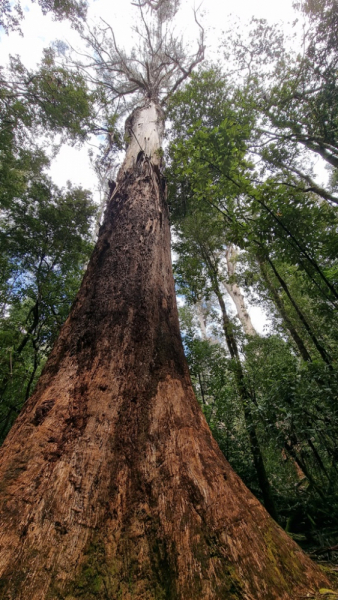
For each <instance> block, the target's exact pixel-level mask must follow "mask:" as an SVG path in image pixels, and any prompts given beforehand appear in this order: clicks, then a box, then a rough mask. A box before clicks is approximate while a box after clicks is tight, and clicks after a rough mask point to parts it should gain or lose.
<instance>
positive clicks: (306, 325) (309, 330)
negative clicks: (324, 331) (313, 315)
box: [267, 257, 331, 367]
mask: <svg viewBox="0 0 338 600" xmlns="http://www.w3.org/2000/svg"><path fill="white" fill-rule="evenodd" d="M267 261H268V263H269V265H270V267H271V269H272V270H273V272H274V274H275V275H276V277H277V279H278V281H279V283H280V285H281V287H282V289H283V290H284V292H285V293H286V295H287V297H288V298H289V300H290V303H291V304H292V306H293V307H294V309H295V311H296V313H297V315H298V317H299V319H300V321H301V323H302V324H303V325H304V328H305V329H306V331H307V333H308V335H309V337H310V338H311V340H312V341H313V343H314V345H315V347H316V348H317V350H318V352H319V354H320V356H321V357H322V359H323V361H324V362H326V364H327V365H329V366H330V367H331V358H330V357H329V355H328V353H327V352H326V350H325V348H324V347H323V346H322V345H321V344H320V342H319V341H318V339H317V336H316V335H315V334H314V332H313V330H312V328H311V327H310V325H309V323H308V322H307V320H306V318H305V316H304V314H303V312H302V311H301V309H300V308H299V306H298V304H297V302H296V301H295V300H294V299H293V297H292V296H291V293H290V290H289V288H288V286H287V285H286V283H285V281H284V279H283V278H282V276H281V275H280V273H279V272H278V271H277V269H276V267H275V265H274V263H273V262H272V260H271V259H270V258H269V257H267Z"/></svg>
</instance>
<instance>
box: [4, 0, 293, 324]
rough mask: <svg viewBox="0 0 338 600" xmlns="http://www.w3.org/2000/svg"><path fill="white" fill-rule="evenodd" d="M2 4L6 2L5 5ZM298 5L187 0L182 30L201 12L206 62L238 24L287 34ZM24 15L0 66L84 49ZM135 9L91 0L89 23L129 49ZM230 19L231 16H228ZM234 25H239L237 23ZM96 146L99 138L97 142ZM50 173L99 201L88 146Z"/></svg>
mask: <svg viewBox="0 0 338 600" xmlns="http://www.w3.org/2000/svg"><path fill="white" fill-rule="evenodd" d="M0 2H1V0H0ZM292 3H293V0H283V2H272V1H271V0H236V2H234V1H233V0H231V1H230V0H223V1H222V0H204V1H203V2H202V3H200V2H199V1H198V0H195V2H194V0H182V1H181V9H180V18H179V22H178V27H179V29H180V30H181V32H182V34H183V40H184V41H185V42H188V41H191V40H192V39H194V38H195V37H196V36H197V29H196V25H195V23H194V18H193V8H194V6H195V7H200V8H199V10H200V13H201V22H202V23H203V27H204V28H205V32H206V45H207V53H206V54H207V58H208V56H209V57H211V56H212V55H213V54H214V53H215V52H217V49H218V47H219V40H220V39H221V38H222V36H223V37H224V33H223V32H224V31H226V30H227V29H228V28H229V24H231V23H234V22H235V21H234V20H236V19H240V20H241V21H243V22H245V21H249V20H250V19H251V17H253V16H254V17H256V18H265V19H267V20H268V21H269V22H279V23H280V24H281V25H282V24H283V25H284V27H285V29H286V30H288V29H289V28H291V26H288V25H287V23H291V22H292V21H293V20H294V19H295V18H296V14H295V12H294V10H293V8H292ZM21 4H22V7H23V9H24V13H25V20H24V22H23V23H22V31H23V34H24V35H23V37H22V36H20V35H18V34H16V33H11V34H10V35H9V36H6V35H5V34H4V33H3V32H2V31H0V57H1V59H0V60H1V64H2V65H4V64H6V62H7V60H8V56H9V54H12V55H16V54H18V55H20V57H21V60H22V62H23V63H24V64H25V65H26V66H27V67H34V66H35V65H36V64H37V63H38V62H39V61H40V59H41V56H42V51H43V49H44V48H46V47H48V46H49V45H50V44H51V43H52V42H53V41H55V40H63V41H66V42H68V43H70V44H71V45H72V46H73V47H79V44H80V42H79V39H78V36H77V34H76V32H75V31H74V30H72V28H71V26H70V24H69V23H67V21H63V22H55V21H53V19H52V18H51V17H50V16H48V15H47V16H44V15H42V12H41V10H40V8H39V6H38V5H37V4H36V3H31V2H30V1H29V0H23V1H22V2H21ZM135 10H136V9H135V8H134V9H133V7H132V5H131V2H129V1H128V0H123V1H121V0H89V12H88V21H89V22H94V21H95V19H98V18H100V17H101V18H103V19H104V20H106V21H107V22H109V24H110V25H112V26H113V28H114V31H115V34H116V37H117V40H118V42H119V43H122V44H123V45H126V46H128V45H130V42H131V39H132V31H131V24H132V23H133V22H134V18H135ZM229 15H231V17H230V16H229ZM235 26H239V25H238V24H237V25H235ZM92 143H93V144H94V145H95V139H92ZM50 174H51V176H52V178H53V180H54V182H55V183H56V184H57V185H58V186H60V187H62V186H65V185H66V183H67V181H68V180H69V181H71V182H72V183H73V184H74V185H81V186H82V187H84V188H86V189H90V190H91V191H92V192H93V194H94V197H95V198H96V199H97V201H99V194H98V191H97V182H96V178H95V175H94V173H93V171H92V168H91V166H90V162H89V158H88V146H87V145H85V146H82V147H81V148H77V147H75V148H74V147H71V146H65V147H63V148H62V149H61V151H60V152H59V154H58V155H57V157H56V158H55V159H54V160H53V162H52V167H51V170H50ZM249 312H250V315H251V317H252V320H253V323H254V325H255V326H256V328H257V329H258V330H259V331H260V332H261V333H263V327H264V326H266V324H267V321H266V317H264V315H263V314H262V311H261V309H260V308H259V307H258V306H254V307H250V308H249Z"/></svg>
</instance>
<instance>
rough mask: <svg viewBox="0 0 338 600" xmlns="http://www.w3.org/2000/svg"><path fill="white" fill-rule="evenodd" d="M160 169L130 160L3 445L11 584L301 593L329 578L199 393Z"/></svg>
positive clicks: (99, 590)
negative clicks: (286, 528)
mask: <svg viewBox="0 0 338 600" xmlns="http://www.w3.org/2000/svg"><path fill="white" fill-rule="evenodd" d="M155 171H158V169H155V168H153V167H152V166H151V165H150V163H149V162H148V161H147V160H146V161H145V162H143V164H142V165H141V166H139V165H136V167H135V168H134V169H130V170H129V171H128V172H127V173H126V174H125V175H124V176H122V175H121V180H120V182H119V184H118V186H117V188H116V190H115V195H114V196H113V198H112V200H111V202H110V205H109V207H108V209H107V213H106V216H105V221H104V224H103V226H102V228H101V231H100V235H99V240H98V243H97V246H96V248H95V251H94V254H93V257H92V259H91V261H90V264H89V266H88V270H87V273H86V275H85V277H84V281H83V284H82V287H81V290H80V292H79V294H78V297H77V299H76V302H75V304H74V307H73V309H72V312H71V315H70V316H69V318H68V320H67V322H66V323H65V325H64V327H63V329H62V332H61V335H60V338H59V340H58V342H57V344H56V346H55V347H54V350H53V352H52V354H51V356H50V358H49V360H48V363H47V366H46V368H45V370H44V372H43V375H42V377H41V379H40V382H39V384H38V387H37V389H36V391H35V393H34V395H33V396H32V397H31V398H30V400H29V401H28V402H27V404H26V406H25V408H24V410H23V411H22V413H21V415H20V416H19V417H18V419H17V422H16V424H15V425H14V427H13V429H12V431H11V432H10V434H9V436H8V438H7V440H6V442H5V444H4V447H3V449H2V460H1V467H0V486H1V497H2V500H1V506H0V509H1V512H0V514H1V520H2V525H1V533H0V544H1V546H0V572H1V574H2V577H1V584H0V590H1V591H0V598H2V599H6V600H8V599H11V600H14V599H15V600H28V599H29V600H47V599H48V600H57V599H67V600H74V599H80V598H81V599H82V600H83V599H85V600H87V599H88V600H89V599H94V598H95V599H102V600H104V599H105V600H107V599H110V600H117V599H122V600H132V599H137V600H155V599H157V600H160V599H167V600H169V599H170V600H174V599H177V600H199V599H200V600H211V599H212V600H214V599H222V600H223V599H227V600H229V599H235V598H236V599H246V600H253V599H255V600H260V599H262V600H263V599H264V600H268V599H269V600H272V599H276V600H277V599H278V600H295V599H296V598H300V597H302V595H305V594H307V593H309V592H311V591H313V590H315V589H317V588H318V586H319V585H323V586H326V587H327V586H328V582H327V581H326V579H325V577H324V576H323V574H322V573H321V572H320V571H319V570H318V568H317V567H315V566H314V565H313V564H312V563H311V561H310V560H309V559H308V558H307V557H306V556H305V555H304V554H303V553H302V552H301V551H300V549H299V548H298V547H297V545H295V544H294V542H293V541H292V540H291V539H290V538H289V537H288V536H287V535H286V534H285V533H284V532H283V531H282V530H281V529H280V528H279V527H278V526H277V525H276V524H275V522H274V521H273V520H272V519H271V518H270V517H269V515H268V514H267V512H266V511H265V510H264V509H263V507H262V506H261V505H260V504H259V503H258V501H257V500H256V499H255V498H254V497H253V496H252V494H251V493H250V492H249V491H248V490H247V489H246V488H245V486H244V485H243V483H242V482H241V481H240V480H239V478H238V477H237V476H236V475H235V474H234V472H233V471H232V469H231V468H230V466H229V464H228V463H227V461H226V460H225V458H224V457H223V455H222V454H221V452H220V450H219V448H218V446H217V445H216V443H215V441H214V440H213V438H212V436H211V433H210V431H209V428H208V426H207V424H206V421H205V419H204V416H203V414H202V412H201V410H200V408H199V406H198V404H197V401H196V399H195V397H194V395H193V391H192V387H191V383H190V378H189V374H188V370H187V366H186V363H185V360H184V355H183V349H182V343H181V339H180V334H179V327H178V317H177V309H176V303H175V292H174V282H173V277H172V272H171V261H170V232H169V223H168V213H167V208H166V204H165V199H164V197H163V192H162V190H163V181H162V180H161V177H160V175H159V174H158V173H156V172H155Z"/></svg>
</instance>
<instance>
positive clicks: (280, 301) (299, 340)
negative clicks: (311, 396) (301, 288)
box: [258, 256, 311, 362]
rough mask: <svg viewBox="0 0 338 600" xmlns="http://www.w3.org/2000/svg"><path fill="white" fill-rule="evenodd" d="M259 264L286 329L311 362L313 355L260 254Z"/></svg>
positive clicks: (299, 349)
mask: <svg viewBox="0 0 338 600" xmlns="http://www.w3.org/2000/svg"><path fill="white" fill-rule="evenodd" d="M258 264H259V267H260V272H261V275H262V278H263V281H264V283H265V285H266V287H267V289H268V291H269V292H270V293H271V296H272V300H273V301H274V303H275V306H276V308H277V310H278V312H279V314H280V316H281V317H282V320H283V325H284V327H285V328H286V329H288V331H289V333H290V335H291V337H292V339H293V341H294V342H295V345H296V348H297V349H298V352H299V354H300V356H301V357H302V359H303V360H304V361H306V362H311V356H310V354H309V352H308V351H307V348H306V347H305V344H304V342H303V340H302V338H301V337H300V335H299V334H298V332H297V330H296V328H295V327H294V325H293V324H292V321H291V320H290V319H289V316H288V314H287V311H286V308H285V305H284V301H283V298H281V296H280V295H279V293H278V291H277V289H276V288H275V286H274V284H273V283H272V281H271V279H270V277H269V274H268V271H267V269H266V265H265V263H264V261H263V260H262V259H261V257H260V256H258Z"/></svg>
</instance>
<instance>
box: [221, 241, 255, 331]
mask: <svg viewBox="0 0 338 600" xmlns="http://www.w3.org/2000/svg"><path fill="white" fill-rule="evenodd" d="M225 256H226V261H227V269H228V275H229V278H230V282H225V283H224V286H225V288H226V290H227V292H228V294H229V296H230V298H231V299H232V301H233V302H234V304H235V307H236V311H237V315H238V318H239V320H240V322H241V323H242V327H243V329H244V333H245V334H246V335H251V336H252V335H257V331H256V329H255V328H254V326H253V324H252V321H251V318H250V315H249V313H248V311H247V308H246V306H245V300H244V297H243V294H242V292H241V290H240V287H239V286H238V285H237V283H236V282H235V281H233V277H234V275H235V271H236V257H237V252H236V249H235V247H234V246H233V245H232V244H230V246H228V248H227V251H226V255H225Z"/></svg>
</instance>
